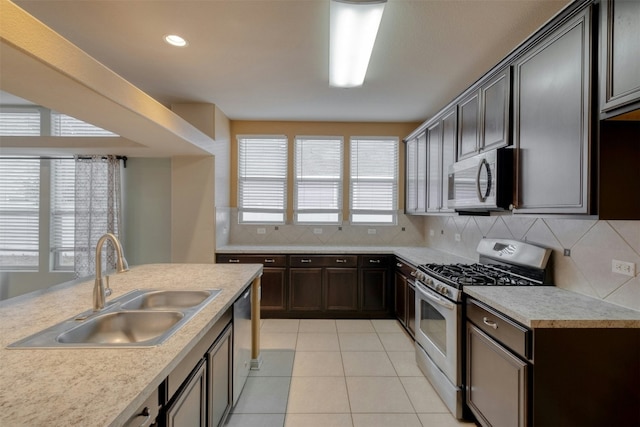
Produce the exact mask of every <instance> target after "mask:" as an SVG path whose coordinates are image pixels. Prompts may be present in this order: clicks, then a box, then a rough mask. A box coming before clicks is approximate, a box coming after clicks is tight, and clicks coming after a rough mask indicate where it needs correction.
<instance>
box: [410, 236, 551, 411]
mask: <svg viewBox="0 0 640 427" xmlns="http://www.w3.org/2000/svg"><path fill="white" fill-rule="evenodd" d="M477 252H478V254H479V262H478V263H475V264H424V265H420V266H418V270H417V271H416V275H415V277H416V283H415V284H416V301H415V304H416V330H415V338H416V359H417V362H418V366H419V367H420V369H421V370H422V372H423V373H424V374H425V376H426V377H427V378H428V379H429V381H430V382H431V384H432V385H433V387H434V388H435V389H436V391H437V392H438V394H439V395H440V397H441V398H442V400H443V401H444V403H445V404H446V405H447V407H448V408H449V410H450V411H451V413H452V414H453V415H454V416H455V417H456V418H459V419H460V418H462V417H463V401H464V400H463V383H462V363H463V361H462V351H461V349H462V326H463V325H462V292H463V288H464V286H540V285H546V284H548V283H549V281H550V279H549V278H548V277H547V275H548V274H549V269H548V268H547V264H548V261H549V256H550V255H551V249H547V248H542V247H539V246H536V245H532V244H530V243H526V242H520V241H516V240H507V239H483V240H481V241H480V243H479V244H478V248H477Z"/></svg>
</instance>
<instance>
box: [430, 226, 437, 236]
mask: <svg viewBox="0 0 640 427" xmlns="http://www.w3.org/2000/svg"><path fill="white" fill-rule="evenodd" d="M435 234H436V232H435V231H434V230H433V228H432V229H430V230H429V236H431V237H433V236H434V235H435Z"/></svg>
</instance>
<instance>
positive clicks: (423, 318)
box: [420, 300, 447, 356]
mask: <svg viewBox="0 0 640 427" xmlns="http://www.w3.org/2000/svg"><path fill="white" fill-rule="evenodd" d="M420 304H421V307H420V330H421V331H422V333H423V334H424V335H426V337H427V338H428V339H429V341H431V342H432V343H433V344H434V345H435V346H436V347H437V348H438V350H440V352H441V353H442V354H444V355H445V356H446V355H447V320H446V319H445V318H444V316H442V314H440V312H439V311H438V310H437V309H436V308H435V307H434V306H432V305H431V304H430V303H429V302H428V301H425V300H420Z"/></svg>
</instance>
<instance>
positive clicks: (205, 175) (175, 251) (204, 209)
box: [171, 156, 216, 263]
mask: <svg viewBox="0 0 640 427" xmlns="http://www.w3.org/2000/svg"><path fill="white" fill-rule="evenodd" d="M214 200H215V159H214V157H213V156H187V157H173V158H172V159H171V261H172V262H185V263H213V262H215V242H216V237H215V220H216V215H215V202H214Z"/></svg>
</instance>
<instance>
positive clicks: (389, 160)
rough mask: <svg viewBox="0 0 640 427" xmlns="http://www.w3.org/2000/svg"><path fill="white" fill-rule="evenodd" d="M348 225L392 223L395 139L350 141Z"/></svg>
mask: <svg viewBox="0 0 640 427" xmlns="http://www.w3.org/2000/svg"><path fill="white" fill-rule="evenodd" d="M350 158H351V185H350V193H351V194H350V195H351V197H350V200H351V209H350V210H351V223H353V224H389V225H391V224H395V223H396V207H397V205H398V203H397V201H398V139H397V138H372V137H366V138H361V137H354V138H351V157H350Z"/></svg>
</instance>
